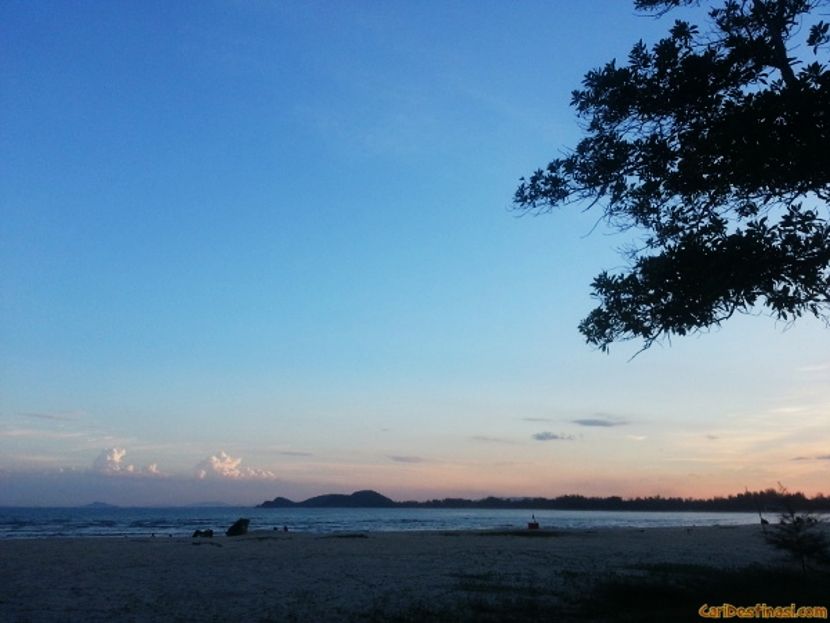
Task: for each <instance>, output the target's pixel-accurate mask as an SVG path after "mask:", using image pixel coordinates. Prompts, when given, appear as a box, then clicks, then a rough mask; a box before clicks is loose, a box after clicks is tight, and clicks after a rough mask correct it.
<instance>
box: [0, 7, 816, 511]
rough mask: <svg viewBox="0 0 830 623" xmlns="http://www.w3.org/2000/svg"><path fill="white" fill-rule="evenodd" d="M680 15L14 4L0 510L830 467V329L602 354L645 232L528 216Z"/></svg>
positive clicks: (800, 484)
mask: <svg viewBox="0 0 830 623" xmlns="http://www.w3.org/2000/svg"><path fill="white" fill-rule="evenodd" d="M688 14H690V15H693V16H695V19H699V18H700V13H698V12H697V11H689V12H688ZM677 15H680V14H677ZM677 15H669V16H667V17H664V18H661V19H659V20H658V19H655V18H652V17H646V16H642V15H637V14H636V13H635V11H634V9H633V8H632V4H631V3H628V2H621V1H619V0H607V1H599V0H597V1H593V2H581V1H578V0H573V1H563V2H555V3H554V2H522V3H511V2H479V1H476V2H449V3H447V2H437V1H436V2H432V1H427V2H398V1H395V2H383V3H377V2H264V1H254V0H252V1H250V2H247V1H236V0H226V1H221V2H220V1H216V2H213V1H199V2H196V1H193V2H184V1H182V2H168V1H158V2H154V1H144V0H142V1H141V2H139V1H126V2H71V3H70V2H63V1H54V2H48V1H41V2H34V3H31V2H3V3H2V4H0V505H71V504H85V503H89V502H92V501H94V500H101V501H104V502H110V503H116V504H135V505H142V504H153V505H156V504H186V503H192V502H203V501H207V500H221V501H226V502H234V503H244V504H250V503H258V502H260V501H262V500H263V499H266V498H273V497H275V496H277V495H283V496H286V497H290V498H295V499H297V498H305V497H308V496H311V495H315V494H319V493H327V492H350V491H353V490H355V489H364V488H373V489H377V490H379V491H381V492H383V493H384V494H386V495H388V496H390V497H393V498H395V499H425V498H430V497H444V496H448V495H452V496H456V495H461V496H465V497H480V496H485V495H544V496H555V495H560V494H564V493H583V494H589V495H623V496H630V495H653V494H662V495H683V496H708V495H713V494H727V493H737V492H740V491H743V490H744V488H746V487H748V488H750V489H759V488H767V487H775V486H776V483H777V482H778V481H780V482H782V483H784V484H785V485H786V486H787V487H789V488H790V489H791V490H803V491H805V492H807V493H811V494H812V493H817V492H824V493H830V489H828V488H827V483H828V482H830V329H828V328H826V327H825V326H824V325H823V324H822V323H821V322H819V321H816V320H813V319H805V320H802V321H800V322H798V323H797V324H795V325H794V326H792V327H789V326H786V325H784V324H782V323H777V322H775V321H774V320H772V319H770V318H768V317H766V316H763V315H759V316H743V317H740V318H736V319H733V320H732V321H730V322H729V323H728V324H725V325H724V326H723V327H722V328H720V329H715V330H712V331H710V332H707V333H703V334H701V335H698V336H693V337H687V338H678V339H676V340H673V341H672V342H671V344H668V343H667V344H664V345H658V346H655V347H653V348H652V349H650V350H649V351H646V352H644V353H642V354H640V355H639V356H637V357H636V358H634V359H631V358H632V355H634V354H635V353H636V352H637V350H638V349H639V345H638V344H635V343H630V344H622V345H617V346H614V347H612V350H611V353H610V354H608V355H606V354H602V353H600V352H597V351H595V350H594V349H592V348H591V347H590V346H588V345H586V344H585V343H584V340H583V338H582V336H581V335H580V334H579V332H578V331H577V328H576V327H577V324H578V322H579V321H580V319H581V318H583V317H584V316H585V315H586V314H587V313H588V312H589V311H590V309H591V308H592V306H593V301H592V300H591V298H590V288H589V284H590V282H591V279H592V278H593V277H594V276H595V275H596V274H597V273H598V272H600V271H601V270H602V269H614V268H615V267H620V266H621V265H622V264H623V262H624V260H622V259H621V258H620V256H619V254H618V252H617V249H618V248H619V247H620V246H622V245H624V244H625V243H626V242H627V241H628V240H629V238H627V237H625V236H622V235H620V234H616V233H614V232H612V231H609V230H607V229H605V228H604V227H603V226H601V225H600V226H599V227H596V228H595V227H594V226H595V224H596V219H597V217H598V216H599V215H598V213H595V212H589V213H582V212H580V210H579V209H578V208H572V209H569V210H563V211H559V212H556V213H554V214H552V215H549V216H544V217H538V218H534V217H524V218H518V217H517V215H516V214H515V213H513V212H511V211H510V207H511V199H512V194H513V192H514V190H515V188H516V186H517V184H518V180H519V178H520V177H521V176H523V175H527V174H529V173H531V172H532V171H533V170H534V169H535V168H538V167H540V166H543V165H545V164H546V163H547V162H548V161H549V160H550V159H551V158H553V157H555V156H557V155H559V154H561V153H562V151H563V150H565V149H567V147H568V146H573V145H574V144H575V143H576V142H577V141H578V140H579V137H580V135H581V134H580V127H579V122H578V120H577V119H576V117H575V115H574V112H573V110H572V109H571V108H569V100H570V92H571V90H572V89H574V88H577V87H579V85H580V81H581V78H582V75H583V74H584V73H585V72H586V71H587V70H589V69H591V68H592V67H595V66H598V65H600V64H602V63H604V62H605V61H607V60H610V59H611V58H614V57H617V58H618V59H621V60H624V59H625V57H626V55H627V53H628V50H629V49H630V47H631V45H632V44H633V43H634V42H635V41H636V40H637V39H639V38H643V39H644V40H645V41H646V42H654V41H655V40H656V39H657V38H659V37H660V36H661V35H662V34H663V33H665V32H666V31H667V29H668V28H669V27H670V25H671V22H672V20H673V19H674V17H676V16H677Z"/></svg>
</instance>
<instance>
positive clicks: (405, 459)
mask: <svg viewBox="0 0 830 623" xmlns="http://www.w3.org/2000/svg"><path fill="white" fill-rule="evenodd" d="M387 458H388V459H389V460H390V461H395V462H396V463H423V462H424V461H425V460H424V459H423V458H421V457H419V456H404V455H399V454H391V455H389V456H388V457H387Z"/></svg>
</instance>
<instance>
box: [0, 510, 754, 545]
mask: <svg viewBox="0 0 830 623" xmlns="http://www.w3.org/2000/svg"><path fill="white" fill-rule="evenodd" d="M531 514H534V515H535V516H536V519H537V521H539V523H540V524H541V527H542V528H603V527H638V528H648V527H660V526H713V525H721V526H725V525H739V524H753V523H756V522H757V521H758V516H757V515H755V514H754V513H688V512H687V513H677V512H626V511H552V510H539V511H532V510H487V509H464V510H451V509H427V508H393V509H375V508H359V509H356V508H323V509H311V508H289V509H269V508H249V507H239V508H237V507H221V508H0V538H41V537H58V536H65V537H96V536H149V535H151V534H155V535H156V536H166V535H173V536H187V535H190V534H191V533H192V532H193V531H194V530H197V529H200V530H205V529H208V528H211V529H213V530H216V531H224V530H225V529H226V528H227V527H228V526H230V525H231V524H232V523H233V522H234V521H235V520H236V519H238V518H239V517H247V518H248V519H250V521H251V524H250V529H251V530H272V529H275V528H276V529H280V530H281V529H282V528H283V526H286V527H288V529H289V530H291V531H298V532H315V533H323V534H325V533H332V532H363V531H415V530H482V529H484V530H486V529H499V528H501V529H505V528H522V527H525V526H526V525H527V522H528V520H529V519H530V517H531Z"/></svg>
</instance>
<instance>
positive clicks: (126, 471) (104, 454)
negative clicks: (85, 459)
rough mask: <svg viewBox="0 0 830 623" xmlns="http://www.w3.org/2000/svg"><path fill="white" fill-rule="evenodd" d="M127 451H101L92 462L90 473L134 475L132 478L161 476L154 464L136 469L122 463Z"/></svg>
mask: <svg viewBox="0 0 830 623" xmlns="http://www.w3.org/2000/svg"><path fill="white" fill-rule="evenodd" d="M125 456H127V450H125V449H124V448H105V449H104V450H101V454H99V455H98V456H97V457H96V458H95V460H94V461H93V462H92V471H93V472H95V473H96V474H104V475H107V476H115V475H122V476H123V475H134V476H142V475H144V476H161V475H162V474H161V472H160V471H159V468H158V465H156V464H155V463H153V464H151V465H147V466H146V467H136V466H135V465H132V464H130V463H127V462H126V461H124V457H125Z"/></svg>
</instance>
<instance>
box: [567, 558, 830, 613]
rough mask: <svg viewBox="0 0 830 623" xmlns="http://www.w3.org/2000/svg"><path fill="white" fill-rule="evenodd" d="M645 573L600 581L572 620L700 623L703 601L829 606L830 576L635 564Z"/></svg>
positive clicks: (577, 609) (737, 604)
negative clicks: (696, 622) (680, 622)
mask: <svg viewBox="0 0 830 623" xmlns="http://www.w3.org/2000/svg"><path fill="white" fill-rule="evenodd" d="M633 569H634V570H635V571H637V570H639V571H642V572H645V574H646V575H645V576H642V575H640V576H626V575H614V576H610V577H606V578H603V579H601V580H599V581H598V582H596V584H595V585H594V587H593V590H592V591H591V595H590V596H588V597H587V598H586V599H584V600H579V601H578V602H577V603H576V604H575V605H576V608H575V610H574V613H573V614H574V615H575V616H577V618H575V619H573V620H583V621H613V622H619V623H626V622H634V621H638V622H639V621H700V620H701V618H700V617H699V615H698V610H699V608H700V607H701V606H702V605H703V604H708V605H710V606H712V605H722V604H724V603H728V604H732V605H735V606H754V605H755V604H762V603H763V604H767V605H770V606H788V605H790V604H791V603H797V604H801V605H809V606H826V605H827V586H828V585H830V575H828V574H826V573H825V574H806V575H805V574H803V573H800V572H797V571H791V570H779V569H769V568H764V567H748V568H743V569H716V568H711V567H706V566H702V565H684V564H664V565H643V566H638V567H633Z"/></svg>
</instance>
